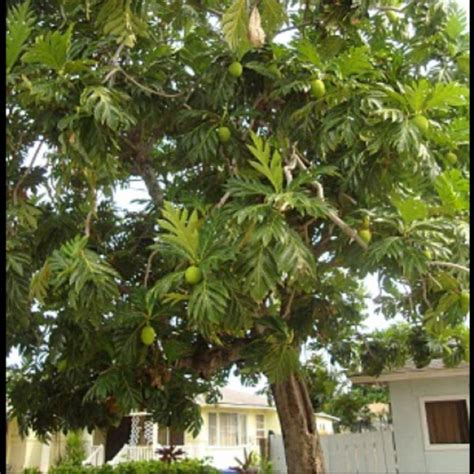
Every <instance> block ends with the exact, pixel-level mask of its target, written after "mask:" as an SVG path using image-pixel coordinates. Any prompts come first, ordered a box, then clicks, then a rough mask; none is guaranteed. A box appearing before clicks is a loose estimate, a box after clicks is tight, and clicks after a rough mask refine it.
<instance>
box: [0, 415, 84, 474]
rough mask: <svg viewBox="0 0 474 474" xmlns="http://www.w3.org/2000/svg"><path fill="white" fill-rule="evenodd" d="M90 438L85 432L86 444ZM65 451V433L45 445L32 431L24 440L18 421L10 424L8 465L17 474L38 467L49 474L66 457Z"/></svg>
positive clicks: (56, 435) (12, 421) (55, 435)
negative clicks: (28, 468) (52, 467)
mask: <svg viewBox="0 0 474 474" xmlns="http://www.w3.org/2000/svg"><path fill="white" fill-rule="evenodd" d="M88 437H91V435H88V433H87V431H85V432H84V440H85V442H87V441H88ZM65 449H66V436H65V435H64V434H63V433H56V434H53V435H52V436H51V440H50V442H49V444H45V443H42V442H41V441H39V440H38V439H37V437H36V434H35V433H34V432H32V431H30V433H29V434H28V436H26V437H25V438H23V439H22V438H21V436H20V433H19V430H18V423H17V421H16V419H14V420H10V421H9V422H8V434H7V464H8V465H9V466H11V468H12V472H13V473H15V474H17V473H21V472H22V470H23V469H24V468H26V467H37V468H39V469H40V470H41V471H42V472H47V470H48V469H49V468H50V467H51V466H54V465H55V464H56V463H57V462H58V461H59V459H60V458H61V457H62V456H64V454H65Z"/></svg>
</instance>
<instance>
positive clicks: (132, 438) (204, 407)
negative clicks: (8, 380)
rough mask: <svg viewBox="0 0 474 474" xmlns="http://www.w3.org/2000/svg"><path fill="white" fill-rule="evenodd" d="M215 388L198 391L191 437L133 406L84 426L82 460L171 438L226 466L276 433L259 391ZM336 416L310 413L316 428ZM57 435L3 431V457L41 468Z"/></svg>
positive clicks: (53, 452)
mask: <svg viewBox="0 0 474 474" xmlns="http://www.w3.org/2000/svg"><path fill="white" fill-rule="evenodd" d="M221 393H222V398H221V400H220V401H219V402H218V403H217V404H207V403H206V402H205V399H204V397H200V398H198V403H199V405H200V408H201V416H202V419H203V425H202V428H201V431H200V432H199V434H198V436H197V437H196V438H193V437H192V435H191V433H188V432H183V431H179V430H175V429H170V428H167V427H160V426H158V425H157V424H156V423H153V422H152V421H151V419H150V416H149V415H148V414H147V413H144V412H134V413H131V414H130V415H129V416H127V417H125V418H124V419H123V420H122V423H121V424H120V426H118V427H117V428H113V429H111V430H109V432H108V433H107V436H106V435H105V433H104V432H102V431H100V430H95V431H94V432H93V433H92V434H89V433H87V432H86V431H85V432H84V442H85V444H86V450H87V452H88V453H89V454H88V458H87V459H86V461H85V463H88V464H92V465H101V464H103V463H104V462H109V463H111V464H117V463H119V462H123V461H127V460H144V459H153V458H156V457H157V456H156V450H157V449H158V448H159V447H161V446H165V445H170V444H173V445H176V446H179V447H181V448H182V449H183V451H185V453H186V455H187V456H189V457H196V458H204V457H210V458H212V464H213V465H214V466H215V467H217V468H220V469H228V468H229V467H230V466H234V465H235V464H236V462H235V457H237V458H239V459H243V457H244V448H245V449H246V450H247V452H249V451H255V452H256V453H257V454H260V452H261V451H260V449H261V443H262V444H263V445H265V440H266V439H267V438H268V436H269V435H270V434H271V433H273V434H275V435H279V434H281V428H280V423H279V420H278V414H277V411H276V408H275V407H274V406H270V405H269V404H268V401H267V398H266V397H265V396H260V395H255V394H250V393H245V392H242V391H238V390H232V389H230V388H224V389H221ZM337 420H338V419H337V418H336V417H333V416H331V415H328V414H326V413H316V414H315V421H316V426H317V428H318V431H319V432H320V433H321V434H331V433H333V432H334V430H333V423H334V422H335V421H337ZM12 436H13V435H12ZM61 436H62V435H61ZM61 436H59V435H58V436H56V437H53V439H52V442H51V443H50V445H43V444H42V443H40V442H39V440H37V439H36V438H35V437H34V434H32V435H31V436H30V437H28V438H27V439H26V440H24V441H23V444H21V443H22V441H21V440H20V439H19V438H17V441H16V444H12V440H13V437H12V438H10V435H9V438H8V444H9V445H10V446H9V447H8V448H7V449H8V453H7V454H8V455H7V463H8V464H10V465H13V466H15V469H17V470H18V471H20V470H21V468H22V467H27V466H28V467H29V466H37V467H40V468H41V470H42V471H43V472H45V471H46V469H47V467H48V466H49V465H52V464H53V463H54V461H55V460H57V459H58V456H59V454H58V453H61V452H64V449H63V447H64V437H63V436H62V437H61ZM25 443H26V444H25ZM33 446H34V449H33ZM32 449H33V450H34V452H35V453H36V454H35V455H34V456H32V455H29V456H26V457H25V454H24V453H25V452H30V451H31V450H32ZM28 450H29V451H28ZM14 472H16V471H14Z"/></svg>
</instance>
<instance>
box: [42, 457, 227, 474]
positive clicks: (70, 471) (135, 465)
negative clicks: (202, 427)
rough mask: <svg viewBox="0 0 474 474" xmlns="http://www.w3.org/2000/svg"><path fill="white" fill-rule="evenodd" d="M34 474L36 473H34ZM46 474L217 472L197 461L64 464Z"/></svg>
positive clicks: (196, 473)
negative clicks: (93, 464) (97, 464)
mask: <svg viewBox="0 0 474 474" xmlns="http://www.w3.org/2000/svg"><path fill="white" fill-rule="evenodd" d="M35 474H36V473H35ZM48 474H219V470H218V469H216V468H214V467H212V466H209V465H208V464H206V463H205V462H204V461H201V460H199V459H185V460H183V461H180V462H172V463H167V462H162V461H135V462H127V463H122V464H118V465H117V466H114V467H113V466H110V465H109V464H105V465H104V466H100V467H92V466H78V465H77V464H70V463H64V464H61V465H59V466H55V467H52V468H51V469H50V470H49V471H48Z"/></svg>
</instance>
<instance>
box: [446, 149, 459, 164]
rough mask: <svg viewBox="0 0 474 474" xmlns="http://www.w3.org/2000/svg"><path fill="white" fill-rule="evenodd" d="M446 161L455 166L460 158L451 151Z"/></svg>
mask: <svg viewBox="0 0 474 474" xmlns="http://www.w3.org/2000/svg"><path fill="white" fill-rule="evenodd" d="M446 161H447V162H448V163H449V164H450V165H455V164H456V163H457V161H458V157H457V156H456V154H455V153H453V152H452V151H450V152H449V153H447V154H446Z"/></svg>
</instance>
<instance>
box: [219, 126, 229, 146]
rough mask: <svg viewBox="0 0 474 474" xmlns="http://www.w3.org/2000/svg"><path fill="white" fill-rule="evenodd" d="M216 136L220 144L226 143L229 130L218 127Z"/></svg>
mask: <svg viewBox="0 0 474 474" xmlns="http://www.w3.org/2000/svg"><path fill="white" fill-rule="evenodd" d="M217 135H218V136H219V141H220V142H221V143H227V142H228V141H229V140H230V130H229V129H228V128H227V127H219V128H218V129H217Z"/></svg>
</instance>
